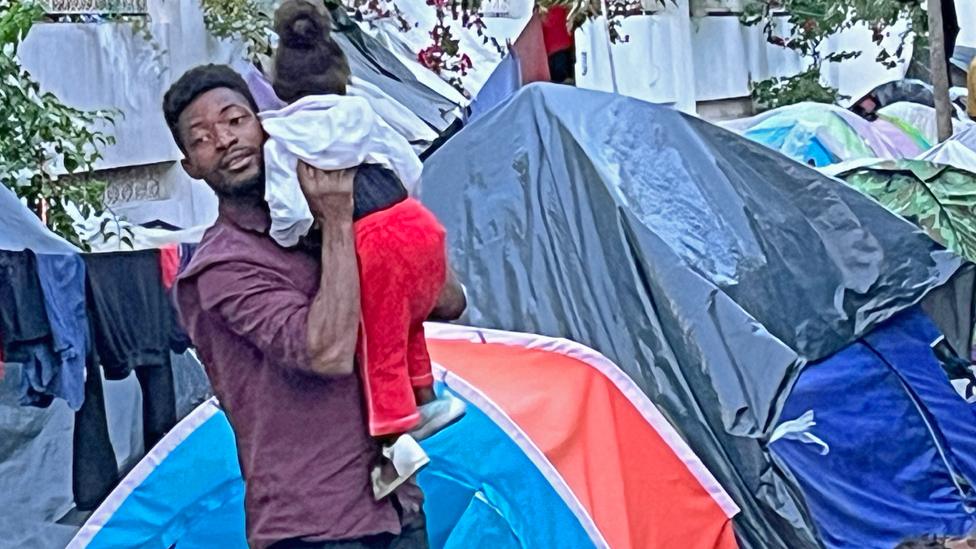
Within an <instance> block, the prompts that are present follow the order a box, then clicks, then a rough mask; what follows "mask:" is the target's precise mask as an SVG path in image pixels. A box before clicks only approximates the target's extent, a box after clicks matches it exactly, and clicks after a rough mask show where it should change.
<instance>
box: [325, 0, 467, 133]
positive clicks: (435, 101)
mask: <svg viewBox="0 0 976 549" xmlns="http://www.w3.org/2000/svg"><path fill="white" fill-rule="evenodd" d="M332 17H333V18H334V19H335V21H336V25H337V29H338V30H339V32H337V33H334V34H333V35H332V36H333V37H334V38H335V40H336V43H337V44H339V47H341V48H342V51H343V53H345V54H346V58H347V59H348V60H349V68H350V70H351V71H352V75H353V76H354V77H356V78H360V79H362V80H364V81H366V82H369V83H370V84H373V85H374V86H376V87H378V88H379V89H381V90H383V91H384V92H385V93H386V94H388V95H389V96H390V97H392V98H393V99H395V100H396V101H397V102H399V103H400V104H401V105H403V106H404V107H406V108H408V109H410V110H411V111H413V113H414V114H416V115H417V116H418V117H420V118H421V119H422V120H423V121H424V122H426V123H427V124H429V125H430V127H432V128H433V129H435V130H437V131H438V132H443V131H444V130H446V129H447V128H448V127H449V126H450V125H451V123H452V122H453V121H454V120H455V119H456V118H457V117H458V114H459V113H458V105H456V104H455V103H453V102H451V101H450V100H449V99H447V98H445V97H443V96H441V95H439V94H438V93H436V92H435V91H433V90H431V89H430V88H428V87H427V86H425V85H424V84H423V83H422V82H420V81H419V80H417V78H416V77H415V76H414V75H413V73H411V72H410V69H408V68H407V67H405V66H404V65H403V63H401V62H400V60H399V59H397V57H396V55H394V54H393V52H391V51H389V50H387V49H386V48H385V47H384V46H383V45H382V44H380V43H379V41H378V40H377V39H375V38H373V37H371V36H369V35H368V34H366V33H364V32H363V31H362V30H361V29H360V28H359V27H358V26H357V25H356V23H355V22H353V21H352V20H350V19H349V17H348V15H346V14H345V12H344V11H343V10H341V9H334V10H332Z"/></svg>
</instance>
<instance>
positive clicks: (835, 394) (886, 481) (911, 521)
mask: <svg viewBox="0 0 976 549" xmlns="http://www.w3.org/2000/svg"><path fill="white" fill-rule="evenodd" d="M939 335H940V334H939V333H938V330H936V329H935V327H934V326H933V325H932V322H931V321H930V320H929V319H928V318H926V316H925V315H924V314H923V313H921V312H920V311H918V310H917V309H916V310H911V311H907V312H905V313H902V314H900V315H899V316H898V317H896V318H894V319H892V320H890V321H889V322H887V323H886V324H885V325H884V326H883V327H881V328H879V329H878V330H875V331H874V332H872V333H871V334H870V335H869V336H868V337H866V338H864V339H863V340H861V341H859V342H857V343H855V344H853V345H851V346H849V347H847V348H846V349H844V350H843V351H841V352H840V353H837V354H836V355H833V356H831V357H830V358H828V359H827V360H825V361H823V362H820V363H817V364H813V365H811V366H809V367H808V368H807V369H805V370H804V372H803V374H802V375H801V376H800V379H799V381H798V382H797V384H796V386H795V388H794V390H793V392H792V394H791V395H790V398H789V399H788V400H787V401H786V406H785V408H784V410H783V419H785V420H793V419H794V418H797V417H800V416H802V415H803V414H806V413H809V412H810V411H812V413H813V419H814V421H815V423H816V424H815V425H813V426H812V427H809V429H808V431H809V434H811V435H813V436H815V437H817V439H819V440H821V441H823V442H824V443H825V444H826V445H827V447H828V448H829V451H827V452H826V453H822V452H821V449H820V448H819V447H818V446H817V445H816V444H808V443H804V442H801V441H799V440H796V439H781V440H778V441H776V442H774V443H772V445H771V447H772V449H773V452H774V453H775V455H776V456H777V458H779V459H782V460H783V461H784V463H785V464H786V467H788V468H789V469H790V470H791V471H792V472H793V474H794V475H795V476H796V477H797V479H798V481H799V482H800V484H801V485H802V487H803V491H804V494H805V495H806V498H807V501H808V502H809V504H810V508H811V511H812V513H813V515H814V517H815V518H816V522H817V526H818V528H819V531H820V533H821V535H822V536H823V539H824V542H825V544H826V545H827V546H828V547H832V548H857V549H889V548H891V547H894V546H895V545H897V544H898V543H899V542H900V541H902V540H904V539H907V538H910V537H915V536H919V535H921V534H942V535H964V534H967V533H969V532H970V531H971V530H972V528H973V525H974V523H976V513H974V511H973V508H972V495H973V493H972V490H971V489H962V487H963V486H966V485H968V486H971V485H972V482H973V481H974V480H976V478H974V476H973V472H974V469H973V461H974V458H976V446H974V444H976V421H974V419H976V416H974V415H973V408H972V407H971V406H970V405H969V404H967V403H966V402H965V401H963V400H962V399H961V398H960V397H959V395H958V394H957V393H956V392H955V391H954V390H953V388H952V386H951V385H950V384H949V382H948V379H947V378H946V376H945V373H944V372H943V371H942V369H941V366H940V365H939V363H938V361H937V360H936V358H935V355H934V354H933V353H932V350H931V348H930V344H931V343H932V342H933V341H934V340H935V339H936V338H938V337H939ZM954 476H955V477H957V478H960V479H965V482H963V483H957V481H956V480H954V478H953V477H954Z"/></svg>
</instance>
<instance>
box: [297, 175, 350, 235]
mask: <svg viewBox="0 0 976 549" xmlns="http://www.w3.org/2000/svg"><path fill="white" fill-rule="evenodd" d="M355 177H356V169H355V168H351V169H348V170H341V171H334V172H327V171H324V170H320V169H318V168H314V167H312V166H309V165H308V164H306V163H304V162H301V161H299V162H298V182H299V184H301V186H302V192H303V193H305V199H306V200H308V207H309V208H310V209H311V210H312V215H314V216H315V218H316V219H318V220H320V221H321V220H323V219H326V218H329V217H333V216H338V217H340V218H350V217H351V216H352V208H353V203H352V190H353V180H354V179H355Z"/></svg>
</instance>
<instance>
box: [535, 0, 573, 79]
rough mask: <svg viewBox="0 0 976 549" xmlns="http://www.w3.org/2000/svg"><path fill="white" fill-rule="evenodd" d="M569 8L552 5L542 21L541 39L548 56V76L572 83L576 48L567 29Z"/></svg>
mask: <svg viewBox="0 0 976 549" xmlns="http://www.w3.org/2000/svg"><path fill="white" fill-rule="evenodd" d="M568 17H569V10H567V8H566V7H564V6H552V7H551V8H549V9H548V11H547V12H546V15H545V19H543V21H542V41H543V43H545V46H546V56H548V57H549V77H550V80H551V81H552V82H556V83H557V84H573V83H574V81H575V78H576V51H575V50H576V48H575V45H576V43H575V41H574V40H573V35H572V34H571V33H570V31H569V19H568Z"/></svg>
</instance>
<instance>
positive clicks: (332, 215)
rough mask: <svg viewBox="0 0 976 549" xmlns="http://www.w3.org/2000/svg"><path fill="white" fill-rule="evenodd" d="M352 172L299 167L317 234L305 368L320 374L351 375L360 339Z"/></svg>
mask: <svg viewBox="0 0 976 549" xmlns="http://www.w3.org/2000/svg"><path fill="white" fill-rule="evenodd" d="M354 176H355V170H345V171H341V172H324V171H322V170H318V169H315V168H312V167H310V166H308V165H307V164H304V163H299V166H298V180H299V182H301V185H302V191H304V193H305V197H306V199H307V200H308V204H309V208H311V210H312V213H313V215H315V218H316V219H317V220H318V222H319V225H320V226H321V231H322V274H321V279H320V283H319V291H318V293H317V294H316V295H315V298H314V299H313V300H312V304H311V306H310V307H309V309H308V327H307V329H306V337H307V340H308V354H309V359H310V361H311V366H310V368H311V369H312V371H314V372H315V373H317V374H320V375H326V376H329V375H347V374H351V373H352V372H353V364H354V355H355V352H356V340H357V339H358V337H359V321H360V315H361V311H360V299H359V291H360V290H359V264H358V262H357V259H356V242H355V238H354V236H353V226H352V214H353V198H352V197H353V194H352V191H353V179H354Z"/></svg>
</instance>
